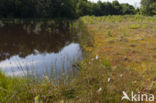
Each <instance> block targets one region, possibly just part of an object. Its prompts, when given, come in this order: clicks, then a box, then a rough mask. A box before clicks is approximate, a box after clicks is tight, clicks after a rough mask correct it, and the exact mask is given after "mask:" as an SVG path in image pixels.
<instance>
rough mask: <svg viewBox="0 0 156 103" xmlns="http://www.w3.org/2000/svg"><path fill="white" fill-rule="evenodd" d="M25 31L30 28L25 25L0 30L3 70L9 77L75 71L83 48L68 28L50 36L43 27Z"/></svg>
mask: <svg viewBox="0 0 156 103" xmlns="http://www.w3.org/2000/svg"><path fill="white" fill-rule="evenodd" d="M28 25H30V24H28ZM37 25H38V24H37ZM44 25H45V24H44ZM23 26H24V27H23ZM31 26H32V25H31ZM25 28H28V27H27V26H26V25H24V24H7V25H5V26H3V27H1V28H0V68H1V70H2V71H4V72H5V73H6V74H7V75H15V76H22V75H27V73H28V74H30V75H32V74H36V73H37V74H38V75H40V76H43V75H44V74H45V73H46V74H49V75H50V74H51V72H54V71H55V75H59V74H60V73H61V72H62V71H65V72H66V73H67V72H68V70H72V64H73V63H75V62H77V61H79V60H81V59H82V51H81V48H80V45H79V44H78V43H76V42H75V39H74V38H75V37H74V35H73V33H71V32H69V29H68V28H64V29H60V28H58V29H57V30H55V31H50V32H48V31H45V29H46V28H45V26H41V25H40V28H39V30H36V25H35V24H34V28H33V27H31V28H30V29H29V30H27V29H25ZM52 28H53V27H52V26H50V27H49V29H51V30H52ZM34 29H35V30H34ZM34 31H35V32H34Z"/></svg>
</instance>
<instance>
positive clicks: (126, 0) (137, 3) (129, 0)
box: [90, 0, 141, 7]
mask: <svg viewBox="0 0 156 103" xmlns="http://www.w3.org/2000/svg"><path fill="white" fill-rule="evenodd" d="M90 1H93V2H97V1H98V0H90ZM101 1H106V2H107V1H110V2H112V1H114V0H101ZM118 1H119V2H120V3H129V4H131V5H133V6H135V7H140V1H141V0H118Z"/></svg>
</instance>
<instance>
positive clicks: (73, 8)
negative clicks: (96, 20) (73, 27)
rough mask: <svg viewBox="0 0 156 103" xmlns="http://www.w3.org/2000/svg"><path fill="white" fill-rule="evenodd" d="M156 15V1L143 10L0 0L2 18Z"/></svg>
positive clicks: (67, 1)
mask: <svg viewBox="0 0 156 103" xmlns="http://www.w3.org/2000/svg"><path fill="white" fill-rule="evenodd" d="M138 12H141V13H142V14H145V15H154V14H156V0H142V1H141V9H139V10H138V9H135V8H134V7H133V6H132V5H130V4H120V3H119V2H118V1H117V0H115V1H113V2H101V1H98V2H97V3H93V2H90V1H88V0H0V18H78V17H80V16H85V15H95V16H105V15H127V14H136V13H138Z"/></svg>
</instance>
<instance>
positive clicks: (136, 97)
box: [121, 91, 154, 102]
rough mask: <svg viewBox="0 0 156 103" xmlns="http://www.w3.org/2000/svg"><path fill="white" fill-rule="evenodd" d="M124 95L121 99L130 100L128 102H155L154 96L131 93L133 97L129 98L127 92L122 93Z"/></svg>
mask: <svg viewBox="0 0 156 103" xmlns="http://www.w3.org/2000/svg"><path fill="white" fill-rule="evenodd" d="M122 93H123V97H122V98H121V101H122V100H128V101H134V102H137V101H142V102H143V101H148V102H153V101H154V95H153V94H141V93H140V92H138V93H137V94H134V92H133V91H132V92H131V95H130V96H128V95H127V93H126V92H125V91H123V92H122Z"/></svg>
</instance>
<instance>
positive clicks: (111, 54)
mask: <svg viewBox="0 0 156 103" xmlns="http://www.w3.org/2000/svg"><path fill="white" fill-rule="evenodd" d="M155 21H156V18H155V17H143V16H107V17H82V18H80V21H78V22H77V23H76V24H75V25H76V26H77V27H80V29H79V32H80V33H79V38H80V44H81V46H82V47H83V49H84V51H85V58H84V60H83V61H82V62H81V63H79V64H75V65H74V66H75V67H77V68H78V69H79V74H78V75H77V76H76V77H74V78H70V77H69V78H68V81H70V82H66V80H65V79H64V75H62V77H61V78H60V79H59V82H58V84H57V85H55V83H54V82H53V80H51V79H49V78H47V77H45V78H44V80H43V82H37V81H34V80H29V79H25V78H24V79H23V78H20V79H19V78H11V77H5V76H4V75H2V74H1V77H2V78H0V81H2V82H1V84H2V85H3V88H2V89H1V90H2V92H0V95H1V97H3V98H1V97H0V100H3V101H4V103H5V102H6V101H7V100H9V101H10V102H15V101H16V102H20V103H30V102H33V101H34V98H35V97H36V100H39V99H38V98H40V99H41V100H42V101H43V102H47V103H51V102H56V103H65V102H67V103H88V102H91V103H105V102H109V103H118V102H121V97H122V91H126V93H131V91H134V92H136V93H137V92H142V93H149V92H150V93H153V94H155V71H156V70H155V69H154V68H155V59H154V57H155V56H154V55H155V49H154V48H155V43H156V42H155V41H156V38H155V33H156V29H155V25H154V24H155ZM147 31H148V32H147ZM151 84H152V86H151ZM6 95H7V98H8V99H4V97H6ZM3 101H2V103H3ZM124 103H128V101H124Z"/></svg>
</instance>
